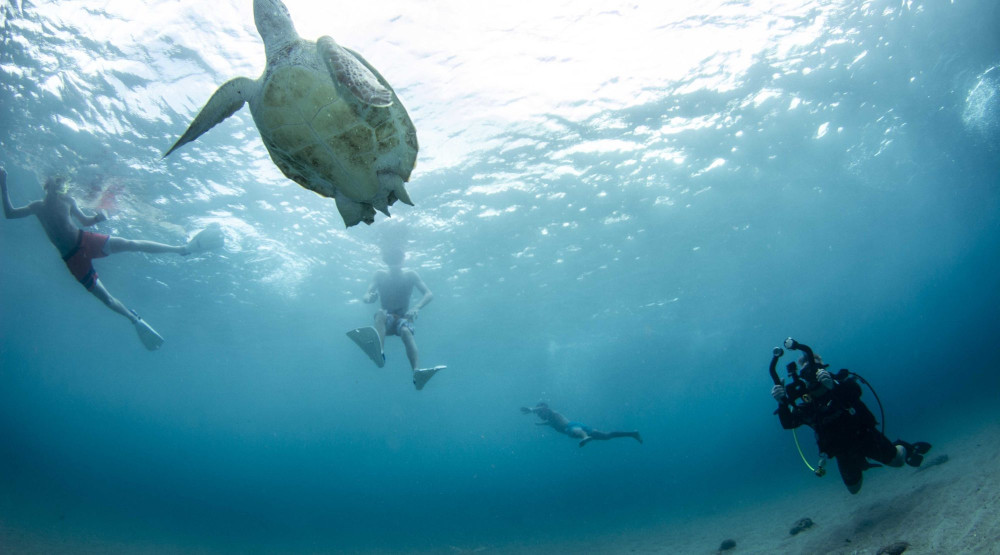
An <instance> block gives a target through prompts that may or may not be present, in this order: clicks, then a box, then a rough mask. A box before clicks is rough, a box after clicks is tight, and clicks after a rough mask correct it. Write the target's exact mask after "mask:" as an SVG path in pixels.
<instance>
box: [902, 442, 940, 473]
mask: <svg viewBox="0 0 1000 555" xmlns="http://www.w3.org/2000/svg"><path fill="white" fill-rule="evenodd" d="M895 445H902V446H903V448H904V449H906V464H908V465H910V466H914V467H916V466H920V464H921V463H923V462H924V455H926V454H927V452H928V451H930V450H931V444H930V443H927V442H926V441H918V442H916V443H907V442H905V441H902V440H897V441H896V443H895Z"/></svg>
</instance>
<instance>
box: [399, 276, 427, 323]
mask: <svg viewBox="0 0 1000 555" xmlns="http://www.w3.org/2000/svg"><path fill="white" fill-rule="evenodd" d="M410 273H411V274H412V279H413V287H415V288H416V289H417V291H420V292H421V293H423V295H424V296H423V297H420V300H419V301H417V304H416V306H414V307H413V308H411V309H410V310H409V312H407V313H406V317H407V318H409V319H410V320H415V319H416V318H417V312H419V311H420V309H421V308H423V307H425V306H427V304H428V303H430V302H431V300H432V299H434V294H433V293H431V290H430V289H429V288H428V287H427V284H425V283H424V280H422V279H420V275H419V274H417V273H416V272H410Z"/></svg>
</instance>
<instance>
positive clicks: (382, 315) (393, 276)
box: [347, 246, 446, 390]
mask: <svg viewBox="0 0 1000 555" xmlns="http://www.w3.org/2000/svg"><path fill="white" fill-rule="evenodd" d="M405 258H406V253H405V252H404V251H403V249H402V248H400V247H394V246H390V247H383V248H382V260H383V261H384V262H385V264H386V266H388V270H379V271H378V272H376V273H375V277H374V278H373V280H372V283H371V286H369V287H368V292H367V293H365V296H364V297H363V298H362V300H363V301H364V302H365V303H368V304H370V303H374V302H375V300H376V299H378V300H380V301H381V304H382V308H381V309H380V310H379V311H378V312H376V313H375V327H374V328H371V327H367V328H358V329H356V330H351V331H350V332H348V333H347V335H348V337H350V338H351V339H353V340H354V341H355V342H356V343H357V344H358V346H360V347H361V348H362V349H363V350H364V351H365V352H366V353H367V354H368V356H369V357H371V359H372V361H373V362H375V364H376V365H378V367H379V368H381V367H383V366H384V365H385V338H386V336H387V335H397V336H399V338H400V339H402V340H403V345H404V346H405V347H406V356H407V358H408V359H409V360H410V370H411V371H412V372H413V385H414V386H415V387H416V388H417V389H418V390H420V389H423V388H424V385H425V384H427V381H428V380H430V379H431V378H432V377H433V376H434V374H435V373H437V372H438V371H439V370H444V369H445V368H446V366H434V367H431V368H420V353H419V351H418V350H417V341H416V339H414V338H413V334H414V333H415V330H414V328H413V321H414V320H416V319H417V315H418V314H419V313H420V309H422V308H424V307H425V306H427V303H429V302H431V299H433V298H434V295H433V294H432V293H431V290H430V289H428V288H427V285H426V284H424V281H423V280H422V279H420V275H419V274H417V272H415V271H413V270H408V269H404V268H403V260H404V259H405ZM414 289H416V290H417V291H419V292H420V293H421V294H422V295H423V296H422V297H420V300H419V301H417V304H416V305H415V306H414V307H413V308H410V297H411V296H412V295H413V290H414Z"/></svg>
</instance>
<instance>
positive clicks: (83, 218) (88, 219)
mask: <svg viewBox="0 0 1000 555" xmlns="http://www.w3.org/2000/svg"><path fill="white" fill-rule="evenodd" d="M69 210H70V214H73V217H74V218H76V221H78V222H80V223H81V224H83V225H84V226H91V225H95V224H99V223H101V222H103V221H104V220H106V219H108V217H107V216H106V215H104V212H102V211H100V210H98V211H97V212H95V213H94V215H93V216H87V215H86V214H84V213H83V211H82V210H80V207H79V206H77V205H76V199H75V198H70V207H69Z"/></svg>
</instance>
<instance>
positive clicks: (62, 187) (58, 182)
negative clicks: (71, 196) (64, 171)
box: [42, 175, 69, 195]
mask: <svg viewBox="0 0 1000 555" xmlns="http://www.w3.org/2000/svg"><path fill="white" fill-rule="evenodd" d="M42 188H43V189H45V193H46V194H51V195H65V194H68V193H69V180H68V179H66V176H65V175H53V176H51V177H49V178H48V179H46V180H45V184H44V185H43V186H42Z"/></svg>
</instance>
